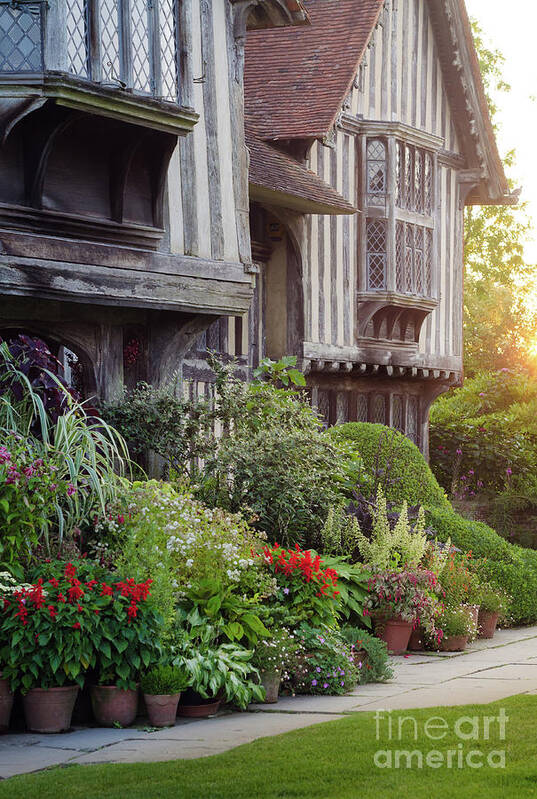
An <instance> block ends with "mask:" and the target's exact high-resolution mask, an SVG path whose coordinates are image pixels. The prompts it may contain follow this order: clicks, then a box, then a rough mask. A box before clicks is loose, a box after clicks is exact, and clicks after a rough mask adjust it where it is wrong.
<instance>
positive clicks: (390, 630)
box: [377, 619, 412, 655]
mask: <svg viewBox="0 0 537 799" xmlns="http://www.w3.org/2000/svg"><path fill="white" fill-rule="evenodd" d="M377 634H378V636H379V638H380V639H381V640H382V641H385V642H386V645H387V647H388V652H389V653H390V654H391V655H402V654H403V652H406V650H407V649H408V642H409V641H410V636H411V634H412V622H410V621H403V620H402V619H388V620H387V621H386V622H385V623H384V624H383V625H382V626H380V625H379V628H378V633H377Z"/></svg>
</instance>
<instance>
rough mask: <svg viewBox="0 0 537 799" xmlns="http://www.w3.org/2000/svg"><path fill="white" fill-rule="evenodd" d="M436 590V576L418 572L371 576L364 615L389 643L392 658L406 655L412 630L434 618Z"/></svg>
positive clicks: (392, 572) (383, 572) (380, 636)
mask: <svg viewBox="0 0 537 799" xmlns="http://www.w3.org/2000/svg"><path fill="white" fill-rule="evenodd" d="M436 587H437V580H436V575H435V574H433V572H427V571H421V570H419V569H416V570H413V571H382V572H378V573H377V574H374V575H372V577H371V578H370V580H369V583H368V588H369V595H368V597H367V599H366V601H365V609H364V612H365V613H366V614H368V615H371V616H372V617H373V619H374V620H375V623H376V632H377V635H378V636H379V638H381V639H382V640H383V641H385V642H386V644H387V646H388V651H389V652H391V654H393V655H401V654H402V653H403V652H405V651H406V649H407V648H408V644H409V641H410V635H411V633H412V630H413V628H414V627H415V626H416V625H419V624H420V623H421V621H422V619H423V620H426V619H430V618H433V617H434V611H435V608H436V606H437V605H438V602H437V599H436V597H435V596H434V590H435V588H436Z"/></svg>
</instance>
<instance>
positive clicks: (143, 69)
mask: <svg viewBox="0 0 537 799" xmlns="http://www.w3.org/2000/svg"><path fill="white" fill-rule="evenodd" d="M101 2H102V0H101ZM148 11H149V8H148V3H147V0H131V41H132V84H133V87H134V88H135V89H138V91H141V92H144V93H149V92H151V88H152V81H151V67H150V60H149V17H148Z"/></svg>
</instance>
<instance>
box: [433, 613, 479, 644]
mask: <svg viewBox="0 0 537 799" xmlns="http://www.w3.org/2000/svg"><path fill="white" fill-rule="evenodd" d="M438 623H439V625H440V627H441V628H442V632H443V634H444V635H443V638H444V640H445V639H446V638H451V637H452V636H459V635H465V636H468V637H469V638H475V635H476V624H475V620H474V618H473V617H472V614H471V611H470V609H469V608H461V607H449V608H445V609H444V611H443V612H442V615H441V616H440V618H439V620H438Z"/></svg>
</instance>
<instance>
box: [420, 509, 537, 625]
mask: <svg viewBox="0 0 537 799" xmlns="http://www.w3.org/2000/svg"><path fill="white" fill-rule="evenodd" d="M427 523H428V524H429V526H430V527H431V528H432V529H433V530H434V531H435V535H436V537H437V538H438V540H440V541H447V540H448V539H449V540H451V543H452V545H453V546H455V547H457V548H458V549H461V550H462V551H463V552H471V553H472V560H473V561H474V563H473V566H472V568H474V569H475V570H476V571H477V572H478V574H479V576H480V577H481V578H482V579H485V580H486V581H487V582H490V583H491V584H492V585H495V586H497V587H498V588H502V589H503V590H504V591H506V592H507V593H508V594H510V596H512V597H513V603H512V606H511V608H510V615H511V621H512V623H513V624H532V623H535V622H536V621H537V552H536V551H534V550H530V549H523V548H522V547H518V546H515V545H514V544H509V543H508V542H507V541H505V539H504V538H502V537H501V536H499V535H498V534H497V533H496V532H494V530H493V529H492V528H491V527H488V525H486V524H483V522H475V521H471V520H469V519H464V518H463V517H462V516H459V515H458V514H457V513H455V512H454V511H453V510H450V509H442V508H429V509H428V511H427ZM470 565H472V561H470Z"/></svg>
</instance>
